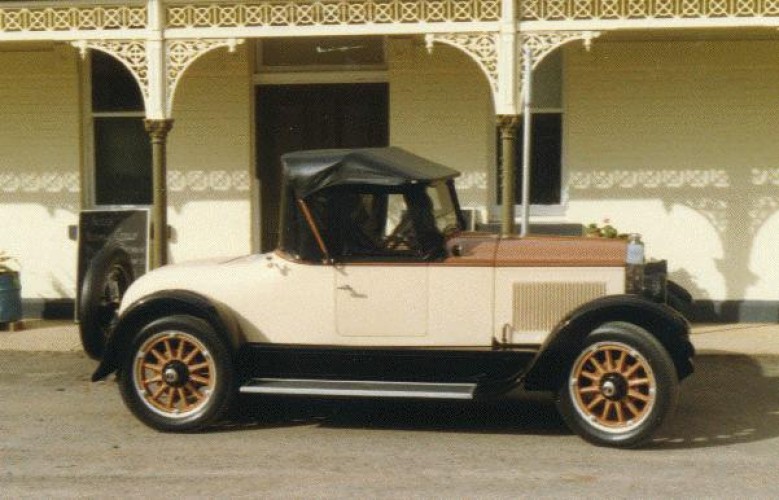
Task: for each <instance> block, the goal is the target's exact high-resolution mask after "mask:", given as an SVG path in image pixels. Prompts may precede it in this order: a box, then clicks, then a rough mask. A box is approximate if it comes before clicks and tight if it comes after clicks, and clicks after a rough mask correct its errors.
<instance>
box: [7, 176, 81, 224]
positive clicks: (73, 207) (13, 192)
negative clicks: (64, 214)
mask: <svg viewBox="0 0 779 500" xmlns="http://www.w3.org/2000/svg"><path fill="white" fill-rule="evenodd" d="M78 175H79V174H78V172H75V171H74V172H67V171H44V172H29V171H23V170H11V169H5V168H2V170H0V196H2V205H13V204H21V203H25V204H26V203H33V204H38V205H40V206H42V207H44V208H46V210H47V211H48V213H49V215H51V216H53V215H54V213H55V212H56V211H57V210H68V211H71V212H78V210H79V203H80V201H79V196H78V193H79V191H80V186H79V178H78Z"/></svg>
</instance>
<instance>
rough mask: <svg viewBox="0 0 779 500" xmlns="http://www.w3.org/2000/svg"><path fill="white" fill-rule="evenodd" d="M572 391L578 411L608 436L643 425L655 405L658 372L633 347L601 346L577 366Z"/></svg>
mask: <svg viewBox="0 0 779 500" xmlns="http://www.w3.org/2000/svg"><path fill="white" fill-rule="evenodd" d="M571 374H572V377H571V379H570V382H569V390H570V391H571V393H572V396H573V399H574V401H575V403H576V410H577V411H578V412H579V413H580V414H581V416H582V417H583V418H585V419H588V420H589V421H590V422H591V423H592V425H593V426H595V427H598V428H600V429H601V430H603V431H605V432H624V431H625V430H627V429H630V428H632V427H636V426H638V425H641V423H642V422H643V421H644V419H646V418H647V416H648V415H649V414H650V412H651V410H652V407H653V406H654V404H655V395H656V386H657V381H656V380H655V376H654V372H653V371H652V367H651V366H650V365H649V363H648V362H647V361H646V359H644V357H643V356H641V354H639V353H638V352H636V350H635V349H633V348H632V347H630V346H628V345H625V344H622V343H618V342H599V343H597V344H594V345H591V346H590V347H589V348H588V349H586V350H585V351H584V352H582V353H581V355H580V356H579V358H578V359H577V360H576V362H575V363H574V367H573V370H572V372H571Z"/></svg>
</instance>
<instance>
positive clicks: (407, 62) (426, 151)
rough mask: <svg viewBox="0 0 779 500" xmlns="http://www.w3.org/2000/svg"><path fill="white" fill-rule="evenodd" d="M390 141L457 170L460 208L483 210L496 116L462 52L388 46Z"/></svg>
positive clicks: (479, 75)
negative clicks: (428, 50)
mask: <svg viewBox="0 0 779 500" xmlns="http://www.w3.org/2000/svg"><path fill="white" fill-rule="evenodd" d="M388 49H389V80H390V143H391V144H392V145H394V146H399V147H403V148H406V149H408V150H409V151H412V152H414V153H416V154H419V155H421V156H425V157H427V158H430V159H432V160H434V161H438V162H441V163H444V164H446V165H449V166H451V167H452V168H455V169H457V170H460V171H461V172H462V175H461V176H460V177H459V178H458V179H457V181H456V182H457V188H458V191H459V193H460V202H461V203H462V204H463V206H477V207H482V208H486V206H487V205H488V202H489V199H490V189H492V188H491V186H492V185H493V184H494V178H493V175H494V171H495V168H494V166H495V117H494V116H495V115H494V111H493V105H492V96H491V92H490V88H489V84H488V82H487V78H486V77H485V76H484V73H483V72H482V71H481V69H479V67H478V66H477V64H476V63H475V62H474V61H473V60H472V59H471V58H469V57H468V56H467V55H465V54H464V53H463V52H461V51H459V50H457V49H454V48H452V47H449V46H446V45H436V46H435V49H434V51H433V53H432V54H428V52H427V50H426V49H425V47H424V44H423V43H421V42H419V41H416V42H414V41H412V40H411V39H398V40H393V41H392V42H391V43H390V44H389V47H388Z"/></svg>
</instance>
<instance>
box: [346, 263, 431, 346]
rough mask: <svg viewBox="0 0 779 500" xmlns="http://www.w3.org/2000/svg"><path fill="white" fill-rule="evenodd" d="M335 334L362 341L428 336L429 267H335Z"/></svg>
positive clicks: (381, 265) (412, 264) (369, 265)
mask: <svg viewBox="0 0 779 500" xmlns="http://www.w3.org/2000/svg"><path fill="white" fill-rule="evenodd" d="M335 287H336V290H335V308H336V331H337V332H338V335H339V336H342V337H354V338H355V342H354V343H358V344H359V343H367V344H376V343H377V342H376V341H375V340H374V341H370V340H366V341H365V342H360V341H359V339H357V338H359V337H363V338H377V337H386V338H402V337H424V336H426V335H427V332H428V288H429V287H428V266H427V265H426V264H424V263H419V264H415V263H410V264H404V265H392V264H388V263H376V264H346V265H339V266H337V267H336V277H335Z"/></svg>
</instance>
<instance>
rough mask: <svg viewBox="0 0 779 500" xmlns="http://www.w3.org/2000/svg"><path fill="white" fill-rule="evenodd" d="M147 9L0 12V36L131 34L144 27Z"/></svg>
mask: <svg viewBox="0 0 779 500" xmlns="http://www.w3.org/2000/svg"><path fill="white" fill-rule="evenodd" d="M146 22H147V15H146V7H138V6H135V7H131V6H116V7H109V6H103V7H83V6H82V7H75V6H74V7H41V8H0V33H2V32H6V33H20V32H21V33H23V32H47V31H72V30H81V31H98V30H130V29H143V28H145V27H146Z"/></svg>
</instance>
